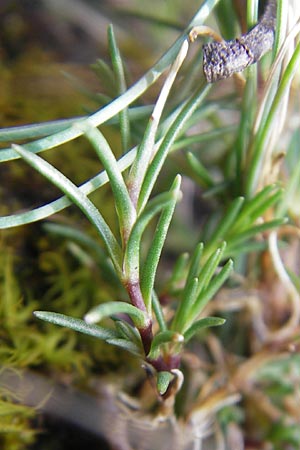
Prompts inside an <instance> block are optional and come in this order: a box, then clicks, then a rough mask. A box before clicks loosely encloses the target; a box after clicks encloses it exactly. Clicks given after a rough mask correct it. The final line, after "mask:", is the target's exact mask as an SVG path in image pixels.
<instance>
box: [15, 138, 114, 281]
mask: <svg viewBox="0 0 300 450" xmlns="http://www.w3.org/2000/svg"><path fill="white" fill-rule="evenodd" d="M14 149H15V150H16V151H17V152H18V153H19V154H20V156H21V157H22V158H23V159H24V160H25V161H26V162H27V163H28V164H30V165H31V166H32V167H33V168H34V169H36V170H37V171H38V172H39V173H41V174H42V175H44V176H45V177H46V178H47V179H48V180H49V181H51V182H52V183H53V184H54V185H55V186H57V187H58V188H59V189H61V190H62V191H63V192H64V193H65V194H66V195H67V196H68V197H69V198H70V199H71V200H72V201H73V202H74V203H75V204H76V205H77V206H78V207H79V208H80V209H81V210H82V212H83V213H84V214H85V215H86V217H87V218H88V219H89V220H90V222H91V223H92V224H93V225H94V226H95V227H96V229H97V230H98V232H99V234H100V236H101V237H102V239H103V240H104V243H105V245H106V248H107V251H108V253H109V255H110V257H111V259H112V261H113V264H114V266H115V268H116V270H117V272H118V273H121V248H120V246H119V244H118V242H117V241H116V239H115V237H114V235H113V234H112V232H111V230H110V228H109V227H108V225H107V223H106V222H105V220H104V219H103V217H102V215H101V214H100V212H99V211H98V209H97V208H96V207H95V205H94V204H93V203H92V202H91V201H90V200H89V199H88V198H87V197H86V196H85V195H84V194H83V193H82V192H81V191H80V189H79V188H78V187H77V186H76V185H75V184H73V183H72V182H71V181H70V180H69V179H68V178H67V177H65V176H64V175H63V174H62V173H61V172H60V171H59V170H57V169H56V168H55V167H53V166H52V165H51V164H49V163H48V162H47V161H45V160H44V159H42V158H40V157H39V156H38V155H35V154H34V153H30V152H29V151H28V150H24V148H22V147H20V146H19V145H14Z"/></svg>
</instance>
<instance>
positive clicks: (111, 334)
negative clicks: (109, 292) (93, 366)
mask: <svg viewBox="0 0 300 450" xmlns="http://www.w3.org/2000/svg"><path fill="white" fill-rule="evenodd" d="M33 314H34V315H35V317H37V318H38V319H41V320H44V321H45V322H50V323H53V324H54V325H59V326H61V327H66V328H70V329H71V330H75V331H79V332H80V333H83V334H88V335H90V336H93V337H95V338H97V339H102V340H104V341H107V340H108V339H116V338H118V337H119V335H118V333H116V332H115V331H114V330H109V329H108V328H103V327H99V326H98V325H90V324H87V323H86V322H85V321H84V320H81V319H76V318H75V317H69V316H65V315H64V314H59V313H54V312H49V311H34V313H33Z"/></svg>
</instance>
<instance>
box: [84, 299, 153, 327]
mask: <svg viewBox="0 0 300 450" xmlns="http://www.w3.org/2000/svg"><path fill="white" fill-rule="evenodd" d="M116 314H128V316H129V317H130V318H131V319H132V321H133V323H134V324H135V326H136V327H137V328H145V327H146V326H147V325H148V324H149V319H148V317H147V316H146V314H145V313H144V312H143V311H141V310H140V309H138V308H136V307H135V306H133V305H131V304H129V303H125V302H117V301H115V302H106V303H102V304H101V305H99V306H96V307H95V308H93V309H91V311H89V312H88V313H87V314H86V315H85V318H84V319H85V321H86V322H87V323H89V324H91V323H96V322H99V321H100V320H102V319H103V318H105V317H110V316H113V315H116Z"/></svg>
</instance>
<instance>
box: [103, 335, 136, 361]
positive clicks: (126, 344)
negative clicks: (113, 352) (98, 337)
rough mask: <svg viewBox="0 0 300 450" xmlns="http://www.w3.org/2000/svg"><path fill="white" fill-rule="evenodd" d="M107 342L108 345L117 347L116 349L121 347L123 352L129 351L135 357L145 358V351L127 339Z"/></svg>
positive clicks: (115, 339)
mask: <svg viewBox="0 0 300 450" xmlns="http://www.w3.org/2000/svg"><path fill="white" fill-rule="evenodd" d="M106 342H107V343H108V344H111V345H115V346H116V347H120V348H122V349H123V350H127V351H128V352H129V353H132V354H133V355H135V356H138V357H140V358H141V357H143V350H142V349H141V348H140V347H139V346H138V345H136V344H135V343H134V342H132V341H128V340H126V339H118V338H113V339H107V341H106Z"/></svg>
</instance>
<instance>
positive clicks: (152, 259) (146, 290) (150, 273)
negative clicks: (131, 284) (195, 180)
mask: <svg viewBox="0 0 300 450" xmlns="http://www.w3.org/2000/svg"><path fill="white" fill-rule="evenodd" d="M180 182H181V177H180V176H179V175H178V176H177V177H176V178H175V181H174V183H173V185H172V187H171V189H170V193H173V194H174V196H173V199H172V200H171V201H170V203H169V205H168V206H166V208H165V209H164V210H163V211H162V213H161V216H160V218H159V221H158V224H157V226H156V230H155V233H154V238H153V240H152V243H151V247H150V249H149V252H148V255H147V257H146V260H145V264H144V267H143V270H142V275H141V291H142V294H143V298H144V302H145V305H146V308H147V311H148V312H150V310H151V298H152V290H153V287H154V281H155V277H156V270H157V266H158V263H159V259H160V256H161V252H162V248H163V245H164V243H165V239H166V237H167V233H168V230H169V226H170V223H171V220H172V217H173V214H174V210H175V206H176V202H177V199H178V196H179V189H180Z"/></svg>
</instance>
